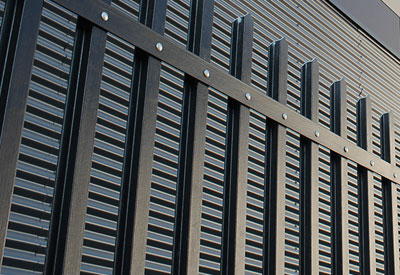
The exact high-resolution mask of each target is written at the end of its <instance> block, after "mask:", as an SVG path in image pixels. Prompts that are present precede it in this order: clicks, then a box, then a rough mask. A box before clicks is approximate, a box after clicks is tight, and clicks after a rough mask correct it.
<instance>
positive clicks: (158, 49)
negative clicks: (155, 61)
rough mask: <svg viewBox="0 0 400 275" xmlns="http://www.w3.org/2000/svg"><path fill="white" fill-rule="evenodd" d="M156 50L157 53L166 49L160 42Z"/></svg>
mask: <svg viewBox="0 0 400 275" xmlns="http://www.w3.org/2000/svg"><path fill="white" fill-rule="evenodd" d="M156 49H157V51H159V52H162V50H163V49H164V48H163V44H162V43H160V42H158V43H157V44H156Z"/></svg>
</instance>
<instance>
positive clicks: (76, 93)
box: [45, 1, 110, 274]
mask: <svg viewBox="0 0 400 275" xmlns="http://www.w3.org/2000/svg"><path fill="white" fill-rule="evenodd" d="M108 3H110V1H108ZM76 32H77V36H76V37H77V38H76V41H75V44H74V53H73V61H72V67H71V74H70V79H69V88H68V92H67V101H66V110H65V119H64V124H63V134H62V138H61V146H60V148H61V149H60V153H59V154H60V155H59V163H58V167H57V168H58V169H57V173H56V181H55V191H54V199H53V200H54V203H53V210H52V217H51V223H50V229H49V241H48V247H47V251H46V262H45V272H46V274H61V273H67V274H76V273H79V270H80V262H81V255H82V246H83V242H82V241H80V240H83V235H84V228H85V218H86V206H87V200H88V194H89V182H90V167H91V161H92V154H93V145H94V136H95V125H96V120H97V109H98V101H99V96H100V81H101V77H102V71H103V60H104V52H105V43H106V38H107V33H106V32H105V31H104V30H102V29H100V28H99V27H97V26H94V25H93V24H92V23H90V22H89V21H87V20H86V19H84V18H81V17H80V18H78V23H77V30H76Z"/></svg>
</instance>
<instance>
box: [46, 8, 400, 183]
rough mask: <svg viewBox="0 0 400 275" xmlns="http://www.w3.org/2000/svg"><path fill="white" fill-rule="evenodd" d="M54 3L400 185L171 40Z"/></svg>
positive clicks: (388, 169) (125, 19) (385, 167)
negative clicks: (246, 95) (317, 134)
mask: <svg viewBox="0 0 400 275" xmlns="http://www.w3.org/2000/svg"><path fill="white" fill-rule="evenodd" d="M54 1H55V2H56V3H58V4H60V5H62V6H64V7H66V8H67V9H69V10H71V11H73V12H75V13H77V14H79V15H81V16H83V17H85V18H86V19H88V20H89V21H91V22H93V23H95V24H96V25H99V26H101V27H102V28H104V29H106V30H108V31H110V32H111V33H113V34H115V35H117V36H119V37H121V38H123V39H124V40H126V41H128V42H130V43H132V44H133V45H135V46H136V47H137V48H140V49H142V50H145V51H146V52H147V53H149V54H150V55H152V56H155V57H156V58H157V59H160V60H163V61H165V62H166V63H168V64H170V65H172V66H174V67H175V68H177V69H179V70H181V71H182V72H184V73H186V74H188V75H191V76H192V77H194V78H196V79H198V80H200V81H201V82H203V83H204V84H206V85H209V86H211V87H213V88H215V89H217V90H218V91H221V92H223V93H224V94H226V95H228V96H229V97H231V98H234V99H235V100H237V101H238V102H240V103H241V104H243V105H246V106H248V107H250V108H252V109H254V110H256V111H257V112H260V113H261V114H263V115H265V116H267V117H268V118H270V119H271V120H274V121H276V122H278V123H279V124H282V125H284V126H286V127H287V128H291V129H292V130H294V131H296V132H298V133H299V134H301V135H302V136H305V137H307V138H308V139H310V140H312V141H314V142H315V143H318V144H321V145H323V146H325V147H327V148H329V149H330V150H332V151H334V152H336V153H338V154H340V155H342V156H344V157H346V158H347V159H350V160H352V161H354V162H356V163H358V164H359V165H361V166H363V167H368V169H370V170H371V171H373V172H375V173H377V174H379V175H382V176H384V177H387V178H392V181H393V182H396V183H400V179H399V178H394V177H393V174H394V172H396V173H398V174H400V169H399V168H397V167H395V166H393V165H391V164H389V163H387V162H385V161H384V160H382V159H380V157H378V156H377V155H375V154H372V153H371V152H368V151H366V150H364V149H362V148H360V147H359V146H357V145H355V144H354V143H352V142H351V141H349V140H346V139H345V138H341V137H338V136H337V135H336V134H334V133H332V132H331V131H329V130H328V129H326V128H325V127H324V126H322V125H318V124H316V123H314V122H312V121H310V120H309V119H307V118H305V117H303V116H302V115H300V114H298V113H297V112H295V111H293V110H292V109H290V108H289V107H287V106H284V105H283V104H279V103H277V102H276V101H275V100H273V99H272V98H270V97H267V96H265V95H264V94H263V92H261V91H260V90H259V89H257V88H255V87H253V86H250V85H248V84H246V83H244V82H242V81H240V80H238V79H236V78H234V77H232V76H231V75H229V74H228V73H226V72H224V71H222V70H221V69H219V68H218V67H217V66H216V65H214V64H211V63H209V62H207V61H206V60H204V59H202V58H200V57H198V56H197V55H194V54H193V53H191V52H189V51H186V50H185V49H184V48H182V47H180V46H178V45H176V44H175V43H174V42H172V41H171V40H170V39H168V38H165V37H163V36H161V35H159V34H157V33H155V32H153V31H151V30H149V29H148V28H147V27H145V26H143V25H142V24H140V23H138V22H136V21H133V20H132V19H131V18H130V17H129V16H127V15H125V14H124V13H122V12H120V11H118V10H117V9H115V8H113V7H109V6H107V5H106V4H104V3H102V2H101V1H97V0H95V1H88V0H54ZM102 11H107V12H108V14H109V20H108V21H106V22H105V21H103V20H101V17H100V16H99V15H100V14H101V12H102ZM138 33H140V35H139V36H138V35H135V34H138ZM158 42H161V43H162V44H163V46H164V49H163V51H162V52H159V51H158V50H157V49H156V47H155V45H156V44H157V43H158ZM206 69H207V70H208V71H209V73H210V74H209V75H210V76H209V77H205V76H204V75H203V71H204V70H206ZM247 92H249V93H250V94H251V96H252V99H251V100H246V98H245V94H246V93H247ZM282 113H286V114H287V116H288V119H286V120H284V119H282ZM315 131H319V133H320V137H318V138H317V137H316V136H315V135H314V132H315ZM345 146H346V147H347V148H348V149H349V150H348V152H344V150H343V148H344V147H345ZM371 160H372V161H374V163H375V165H374V166H373V167H371V166H370V161H371Z"/></svg>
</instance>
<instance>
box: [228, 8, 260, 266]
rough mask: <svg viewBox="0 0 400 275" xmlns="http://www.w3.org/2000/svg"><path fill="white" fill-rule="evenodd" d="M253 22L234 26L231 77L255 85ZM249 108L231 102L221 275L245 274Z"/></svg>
mask: <svg viewBox="0 0 400 275" xmlns="http://www.w3.org/2000/svg"><path fill="white" fill-rule="evenodd" d="M252 44H253V19H252V18H251V16H250V14H247V15H245V16H243V17H240V18H238V19H236V20H235V21H234V22H233V23H232V34H231V59H230V73H231V75H233V76H234V77H236V78H238V79H240V80H242V81H243V82H245V83H250V81H251V55H252ZM249 116H250V110H249V108H247V107H245V106H243V105H241V104H240V103H239V102H237V101H235V100H234V99H232V98H229V99H228V114H227V134H226V155H225V174H224V191H223V192H224V195H223V213H222V215H223V219H222V220H223V225H222V249H221V250H222V251H221V274H243V273H244V258H245V255H244V252H245V247H244V245H245V235H246V219H245V217H246V194H247V161H248V147H249V146H248V137H249Z"/></svg>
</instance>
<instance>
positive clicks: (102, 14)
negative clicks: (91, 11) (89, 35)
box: [101, 11, 108, 21]
mask: <svg viewBox="0 0 400 275" xmlns="http://www.w3.org/2000/svg"><path fill="white" fill-rule="evenodd" d="M101 19H103V21H108V13H107V12H105V11H103V12H102V13H101Z"/></svg>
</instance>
